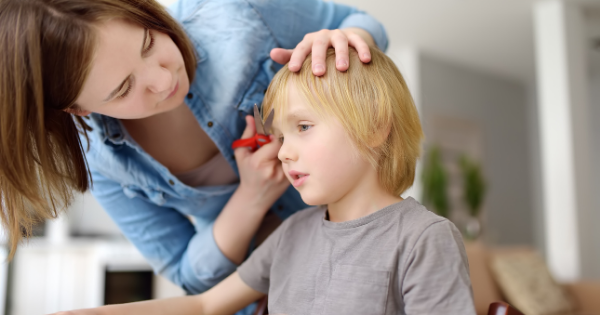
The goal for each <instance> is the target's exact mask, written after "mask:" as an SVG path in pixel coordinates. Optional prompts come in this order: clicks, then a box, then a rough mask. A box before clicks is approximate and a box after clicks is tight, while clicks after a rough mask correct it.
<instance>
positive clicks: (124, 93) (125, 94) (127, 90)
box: [117, 83, 131, 98]
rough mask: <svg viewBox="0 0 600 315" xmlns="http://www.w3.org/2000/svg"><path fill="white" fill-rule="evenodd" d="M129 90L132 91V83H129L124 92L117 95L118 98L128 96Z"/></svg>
mask: <svg viewBox="0 0 600 315" xmlns="http://www.w3.org/2000/svg"><path fill="white" fill-rule="evenodd" d="M129 92H131V83H129V84H127V89H126V90H125V92H123V94H121V95H119V96H117V98H125V97H126V96H127V94H129Z"/></svg>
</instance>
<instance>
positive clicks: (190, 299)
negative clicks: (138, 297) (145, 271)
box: [55, 295, 205, 315]
mask: <svg viewBox="0 0 600 315" xmlns="http://www.w3.org/2000/svg"><path fill="white" fill-rule="evenodd" d="M136 314H139V315H165V314H169V315H203V314H205V312H204V311H203V307H202V297H201V296H200V295H194V296H182V297H176V298H169V299H163V300H149V301H143V302H135V303H127V304H116V305H106V306H102V307H98V308H90V309H84V310H76V311H68V312H59V313H56V314H55V315H136Z"/></svg>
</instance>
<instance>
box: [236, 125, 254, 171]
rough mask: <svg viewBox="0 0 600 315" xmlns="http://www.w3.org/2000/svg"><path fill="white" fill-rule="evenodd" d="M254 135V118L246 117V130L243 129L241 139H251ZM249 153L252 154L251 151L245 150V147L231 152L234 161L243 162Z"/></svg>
mask: <svg viewBox="0 0 600 315" xmlns="http://www.w3.org/2000/svg"><path fill="white" fill-rule="evenodd" d="M255 133H256V125H255V124H254V116H252V115H247V116H246V129H244V132H243V133H242V138H241V139H248V138H252V137H253V136H254V134H255ZM250 153H252V152H251V149H250V148H247V147H239V148H237V149H235V150H233V155H235V159H236V160H238V161H241V160H243V159H244V158H246V156H248V155H249V154H250Z"/></svg>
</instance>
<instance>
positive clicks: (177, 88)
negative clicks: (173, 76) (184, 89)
mask: <svg viewBox="0 0 600 315" xmlns="http://www.w3.org/2000/svg"><path fill="white" fill-rule="evenodd" d="M177 90H179V81H177V84H175V88H173V91H172V92H171V94H169V96H167V99H169V98H171V96H173V95H175V93H177Z"/></svg>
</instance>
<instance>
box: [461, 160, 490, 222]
mask: <svg viewBox="0 0 600 315" xmlns="http://www.w3.org/2000/svg"><path fill="white" fill-rule="evenodd" d="M458 163H459V165H460V169H461V170H462V175H463V191H464V196H463V197H464V201H465V203H466V204H467V207H468V208H469V214H470V215H471V216H472V217H477V215H478V214H479V210H481V204H482V203H483V196H484V195H485V190H486V185H485V180H484V179H483V175H482V172H481V167H480V166H479V164H477V163H476V162H473V161H471V160H470V159H469V158H467V156H465V155H463V156H461V157H460V159H459V161H458Z"/></svg>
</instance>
